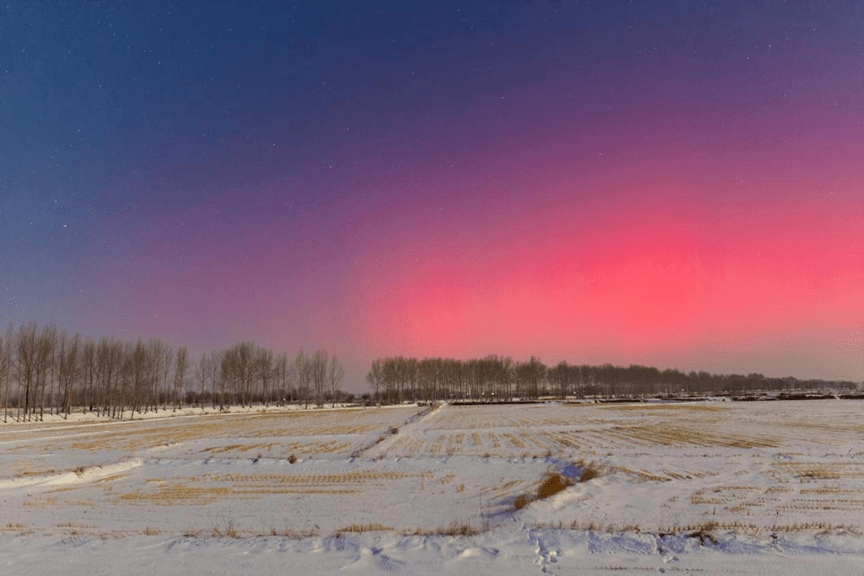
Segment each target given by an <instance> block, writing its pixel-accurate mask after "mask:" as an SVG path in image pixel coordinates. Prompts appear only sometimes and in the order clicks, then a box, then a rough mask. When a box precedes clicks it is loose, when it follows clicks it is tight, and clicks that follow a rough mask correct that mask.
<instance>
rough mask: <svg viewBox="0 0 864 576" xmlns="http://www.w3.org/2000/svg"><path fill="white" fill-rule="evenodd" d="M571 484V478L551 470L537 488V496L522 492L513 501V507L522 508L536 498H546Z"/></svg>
mask: <svg viewBox="0 0 864 576" xmlns="http://www.w3.org/2000/svg"><path fill="white" fill-rule="evenodd" d="M570 484H571V482H570V479H569V478H566V477H564V476H562V475H561V474H559V473H557V472H549V473H547V474H546V476H545V477H544V478H543V482H542V483H541V484H540V487H539V488H538V489H537V494H536V495H535V496H532V495H530V494H520V495H519V496H517V497H516V500H514V501H513V508H514V509H516V510H521V509H522V508H525V507H526V506H528V504H530V503H531V502H533V501H534V500H543V499H544V498H549V497H550V496H554V495H555V494H557V493H558V492H561V491H562V490H564V489H565V488H567V487H568V486H570Z"/></svg>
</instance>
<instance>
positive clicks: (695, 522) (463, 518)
mask: <svg viewBox="0 0 864 576" xmlns="http://www.w3.org/2000/svg"><path fill="white" fill-rule="evenodd" d="M860 411H861V404H860V402H856V401H849V400H822V401H799V402H794V401H793V402H771V403H735V402H732V403H717V402H714V403H711V402H700V403H681V404H660V403H656V404H654V403H646V404H632V405H627V404H622V405H596V404H592V405H566V404H560V403H548V404H537V405H488V406H485V405H484V406H454V405H437V406H435V407H423V406H416V405H405V406H395V407H380V408H362V409H359V408H345V407H342V408H338V409H323V410H312V409H310V410H298V409H295V408H268V409H266V410H265V409H262V408H260V407H259V408H255V409H242V410H241V409H237V408H232V410H231V411H230V413H217V412H213V411H210V413H207V414H201V410H199V409H186V410H185V411H183V412H182V413H181V412H178V413H173V412H164V411H160V412H158V413H155V414H153V413H151V414H148V415H147V418H143V419H136V420H133V421H128V420H126V421H122V422H108V421H106V420H104V419H102V420H99V419H95V418H94V417H92V416H83V415H73V417H71V418H70V419H69V420H63V419H60V418H58V417H52V418H46V422H29V423H13V422H11V421H10V423H7V424H0V574H7V573H9V574H12V573H29V574H41V573H45V574H47V573H48V572H55V571H56V569H57V567H58V566H62V567H63V571H64V575H69V576H75V575H79V574H81V575H84V574H86V575H87V576H92V575H93V574H102V573H104V574H108V573H111V574H115V573H118V572H119V573H126V574H139V573H140V574H144V573H148V574H154V573H157V574H175V573H176V574H180V573H196V574H204V573H206V574H236V573H247V572H248V573H256V574H258V573H260V574H269V573H274V574H275V573H283V572H284V571H285V567H286V566H290V567H291V572H292V573H316V574H327V573H336V572H342V571H344V572H347V573H352V574H377V573H381V572H399V573H411V574H493V573H494V574H496V575H498V576H505V575H508V574H524V573H532V572H536V573H561V574H565V573H572V572H575V571H577V570H578V572H579V573H580V574H582V573H584V574H605V573H608V571H609V570H616V571H617V570H623V571H628V572H632V571H643V570H648V571H651V572H657V573H664V572H670V573H671V572H682V573H687V572H690V571H707V572H709V573H718V574H741V573H744V574H750V573H758V574H784V576H793V575H796V574H812V573H816V572H820V573H821V572H831V573H860V572H861V571H862V569H864V448H861V446H862V440H864V426H862V425H861V424H860V421H859V420H860V418H859V414H860ZM136 416H137V415H136ZM553 471H554V472H558V473H561V474H562V475H563V476H565V477H567V478H568V479H569V480H570V482H572V484H571V485H570V486H569V487H568V488H566V489H565V490H563V491H561V492H558V493H557V494H555V495H553V496H551V497H549V498H546V499H540V500H535V501H533V502H531V503H530V504H529V505H527V506H525V507H524V508H521V509H518V510H516V509H515V507H514V502H515V500H516V498H517V497H518V496H520V495H523V494H528V495H530V496H533V495H534V494H535V493H536V491H537V489H538V487H539V486H540V484H541V482H542V480H543V478H544V475H546V474H547V473H549V472H553Z"/></svg>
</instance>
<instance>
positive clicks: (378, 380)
mask: <svg viewBox="0 0 864 576" xmlns="http://www.w3.org/2000/svg"><path fill="white" fill-rule="evenodd" d="M366 382H368V383H369V386H371V387H372V389H373V390H375V400H380V398H381V387H382V386H383V385H384V362H383V361H382V360H380V359H379V360H375V361H374V362H372V366H371V367H370V368H369V373H368V374H366Z"/></svg>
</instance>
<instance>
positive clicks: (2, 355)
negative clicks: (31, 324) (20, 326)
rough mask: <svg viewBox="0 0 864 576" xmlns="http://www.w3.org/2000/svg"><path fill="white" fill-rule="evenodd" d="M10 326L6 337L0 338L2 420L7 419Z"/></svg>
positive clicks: (10, 350) (10, 342)
mask: <svg viewBox="0 0 864 576" xmlns="http://www.w3.org/2000/svg"><path fill="white" fill-rule="evenodd" d="M13 337H14V336H13V333H12V327H11V326H10V327H9V332H8V334H7V337H6V339H5V340H4V339H3V338H0V395H2V397H3V422H4V423H5V422H8V420H9V388H10V387H11V384H12V382H11V378H10V372H11V371H12V339H13Z"/></svg>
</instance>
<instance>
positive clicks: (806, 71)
mask: <svg viewBox="0 0 864 576" xmlns="http://www.w3.org/2000/svg"><path fill="white" fill-rule="evenodd" d="M862 10H864V9H862V7H861V4H860V2H859V1H857V0H854V1H853V0H848V1H832V0H808V1H804V0H800V1H795V0H790V1H788V2H780V1H772V0H767V1H764V2H752V1H751V0H730V1H720V0H717V1H713V0H693V1H684V0H678V1H677V2H673V1H668V2H646V1H637V0H633V1H624V2H622V1H617V0H602V1H599V2H592V1H580V2H567V1H564V0H561V1H558V2H554V1H551V0H548V1H542V2H449V1H445V0H438V1H434V2H422V3H414V2H404V1H392V2H389V1H379V0H364V1H363V2H329V1H316V2H263V3H256V2H251V1H245V0H244V1H242V2H237V1H231V2H217V1H215V0H206V1H188V2H158V1H146V2H145V1H135V2H133V1H129V0H112V1H106V2H96V1H94V2H86V3H85V2H65V1H63V2H61V1H57V0H52V1H45V2H39V1H29V0H20V1H16V2H10V3H8V4H7V5H5V6H0V322H2V323H3V324H4V325H5V324H6V323H7V322H14V323H16V324H17V323H19V322H23V321H28V320H36V321H39V322H54V323H56V324H57V325H58V327H61V328H66V329H68V330H70V331H81V332H82V333H84V334H88V335H91V336H101V335H116V336H120V337H123V338H130V339H131V338H138V337H142V338H146V337H151V336H158V337H161V338H163V339H165V340H166V341H168V342H169V343H171V344H172V345H174V346H177V345H184V344H185V345H189V346H190V348H191V350H193V351H195V352H200V351H203V350H211V349H218V348H225V347H227V346H229V345H231V344H232V343H234V342H237V341H239V340H245V339H252V340H255V341H256V342H257V343H258V344H260V345H264V346H267V347H270V348H273V349H274V350H276V351H281V350H288V351H289V352H290V353H292V354H293V353H294V352H296V350H297V349H299V348H301V347H303V348H304V349H306V350H307V351H308V350H314V349H316V348H318V347H326V348H328V349H329V350H330V351H331V352H333V353H335V354H337V355H338V356H339V357H340V358H341V359H343V362H344V363H345V364H346V367H347V369H348V377H347V380H346V383H345V387H346V388H347V389H349V390H362V389H364V384H363V376H364V375H365V372H366V370H367V367H368V362H369V361H370V360H371V359H372V358H374V357H376V356H381V355H390V354H406V355H416V356H419V357H423V356H439V355H443V356H451V357H459V358H468V357H477V356H483V355H486V354H489V353H497V354H503V355H512V356H514V357H515V358H517V359H518V358H526V357H527V356H528V355H531V354H534V355H538V356H539V357H540V358H541V359H542V360H544V361H545V362H547V363H550V364H551V363H554V362H557V361H559V360H562V359H563V360H567V361H568V362H571V363H574V362H575V363H592V364H593V363H605V362H611V363H614V364H623V365H629V364H631V363H639V364H649V365H655V366H658V367H660V368H670V367H671V368H679V369H681V370H685V371H690V370H702V369H704V370H709V371H712V372H727V373H745V374H746V373H749V372H761V373H764V374H766V375H771V376H786V375H792V376H796V377H799V378H811V377H817V378H826V379H835V378H836V379H849V380H853V381H861V380H862V379H864V342H862V331H864V163H862V159H864V11H862Z"/></svg>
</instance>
